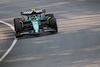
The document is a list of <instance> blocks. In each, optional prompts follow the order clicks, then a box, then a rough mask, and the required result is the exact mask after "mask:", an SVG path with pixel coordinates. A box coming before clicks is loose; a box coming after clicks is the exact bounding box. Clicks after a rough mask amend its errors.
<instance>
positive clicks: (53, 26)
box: [49, 18, 58, 33]
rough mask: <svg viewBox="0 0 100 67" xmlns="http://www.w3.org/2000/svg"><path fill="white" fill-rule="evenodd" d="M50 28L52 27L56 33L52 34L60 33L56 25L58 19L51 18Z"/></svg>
mask: <svg viewBox="0 0 100 67" xmlns="http://www.w3.org/2000/svg"><path fill="white" fill-rule="evenodd" d="M49 27H51V28H52V29H53V30H54V31H53V32H51V33H57V32H58V27H57V23H56V18H51V19H50V21H49Z"/></svg>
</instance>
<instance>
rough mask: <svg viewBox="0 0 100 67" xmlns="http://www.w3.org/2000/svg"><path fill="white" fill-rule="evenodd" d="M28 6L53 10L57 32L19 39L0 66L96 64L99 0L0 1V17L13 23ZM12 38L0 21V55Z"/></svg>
mask: <svg viewBox="0 0 100 67" xmlns="http://www.w3.org/2000/svg"><path fill="white" fill-rule="evenodd" d="M32 8H37V9H41V8H42V9H43V8H45V9H46V10H47V13H54V14H55V17H56V18H57V23H58V31H59V32H58V33H57V34H44V35H41V36H39V37H35V36H27V35H25V36H24V37H22V38H19V39H18V41H17V43H16V45H15V46H14V48H13V49H12V51H11V52H10V53H9V54H8V55H7V56H6V57H5V59H4V60H3V61H2V62H0V67H100V1H99V0H48V1H47V0H34V1H33V0H8V1H6V0H1V2H0V20H2V21H5V22H7V23H9V24H11V25H13V18H15V17H20V12H21V11H28V10H30V9H32ZM13 40H14V33H13V30H12V29H11V28H10V27H9V26H7V25H5V24H2V23H0V57H1V56H2V55H3V54H4V53H5V52H6V51H7V49H8V48H9V47H10V46H11V44H12V42H13Z"/></svg>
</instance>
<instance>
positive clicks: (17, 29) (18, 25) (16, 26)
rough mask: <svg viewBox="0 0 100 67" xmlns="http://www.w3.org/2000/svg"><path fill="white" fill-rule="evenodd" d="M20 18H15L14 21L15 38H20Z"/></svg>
mask: <svg viewBox="0 0 100 67" xmlns="http://www.w3.org/2000/svg"><path fill="white" fill-rule="evenodd" d="M21 19H22V18H15V19H14V27H15V31H16V33H15V36H16V37H18V36H20V32H21V31H22V24H21V23H20V22H19V21H20V20H21Z"/></svg>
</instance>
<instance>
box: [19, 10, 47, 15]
mask: <svg viewBox="0 0 100 67" xmlns="http://www.w3.org/2000/svg"><path fill="white" fill-rule="evenodd" d="M45 12H46V10H45V9H42V10H36V9H34V10H31V11H25V12H21V15H31V14H41V13H45Z"/></svg>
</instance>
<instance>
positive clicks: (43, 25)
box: [14, 9, 58, 37]
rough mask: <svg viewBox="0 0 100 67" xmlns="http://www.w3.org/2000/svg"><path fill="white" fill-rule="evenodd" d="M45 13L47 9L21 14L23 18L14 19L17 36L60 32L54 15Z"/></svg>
mask: <svg viewBox="0 0 100 67" xmlns="http://www.w3.org/2000/svg"><path fill="white" fill-rule="evenodd" d="M45 12H46V10H45V9H42V10H36V9H31V10H30V11H26V12H21V15H22V18H14V27H15V36H16V37H19V36H21V35H23V34H40V33H43V32H51V33H56V32H58V29H57V22H56V18H55V17H54V14H45Z"/></svg>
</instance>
